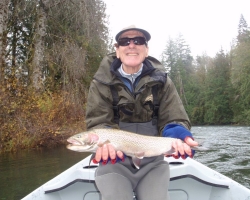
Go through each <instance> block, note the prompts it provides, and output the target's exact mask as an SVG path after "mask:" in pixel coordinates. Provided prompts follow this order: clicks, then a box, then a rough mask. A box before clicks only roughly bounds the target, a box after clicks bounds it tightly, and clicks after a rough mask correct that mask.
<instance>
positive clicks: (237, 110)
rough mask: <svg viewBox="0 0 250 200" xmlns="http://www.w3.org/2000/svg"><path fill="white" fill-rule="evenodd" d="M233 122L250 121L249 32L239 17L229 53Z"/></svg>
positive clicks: (242, 19)
mask: <svg viewBox="0 0 250 200" xmlns="http://www.w3.org/2000/svg"><path fill="white" fill-rule="evenodd" d="M231 54H232V71H231V82H232V85H233V88H234V90H233V94H234V97H233V99H232V100H233V106H232V107H233V111H234V122H235V123H240V124H249V121H250V31H249V28H248V27H247V22H246V21H245V19H244V17H243V16H241V19H240V23H239V32H238V36H237V45H235V46H234V47H233V49H232V51H231Z"/></svg>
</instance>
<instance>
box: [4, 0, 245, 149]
mask: <svg viewBox="0 0 250 200" xmlns="http://www.w3.org/2000/svg"><path fill="white" fill-rule="evenodd" d="M235 28H236V29H237V28H238V36H237V38H232V40H233V41H234V42H233V44H232V46H231V50H230V51H229V52H224V50H223V49H220V50H219V51H218V53H217V54H216V56H215V57H214V58H212V57H209V56H207V55H206V54H204V55H199V56H197V57H196V58H193V57H192V56H191V51H190V47H189V45H188V44H186V42H185V40H184V39H183V38H184V36H182V35H178V36H177V37H176V38H175V39H171V38H170V39H169V40H168V42H167V44H166V48H165V50H164V51H163V52H162V55H161V59H160V61H161V62H162V63H163V65H164V67H165V69H166V72H167V73H168V75H169V76H170V77H171V79H172V80H173V81H174V83H175V85H176V88H177V90H178V92H179V94H180V96H181V99H182V101H183V104H184V106H185V108H186V110H187V112H188V115H189V117H190V120H191V122H192V125H229V124H230V125H250V29H249V27H248V25H247V22H246V20H245V19H244V16H243V15H241V16H239V25H238V27H235ZM113 43H114V42H113V40H112V37H111V36H110V30H109V21H108V16H107V15H106V5H105V3H104V2H103V1H102V0H70V1H68V0H54V1H50V0H2V1H0V124H1V126H0V141H1V142H0V152H4V151H17V150H19V149H24V148H30V149H31V148H39V147H54V146H56V145H59V144H62V143H64V142H65V139H66V138H67V137H68V136H69V135H72V134H74V133H77V132H79V131H82V130H84V129H85V123H84V116H85V105H86V96H87V93H88V87H89V84H90V81H91V80H92V77H93V75H94V73H95V71H96V70H97V68H98V66H99V63H100V61H101V60H102V58H103V57H104V56H105V55H106V54H107V53H110V52H111V51H112V50H114V49H113V46H112V45H113ZM149 46H150V43H149Z"/></svg>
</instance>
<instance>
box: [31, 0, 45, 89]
mask: <svg viewBox="0 0 250 200" xmlns="http://www.w3.org/2000/svg"><path fill="white" fill-rule="evenodd" d="M48 3H49V0H40V1H39V6H38V8H37V16H38V19H37V22H36V31H35V38H34V57H33V61H32V67H33V70H32V73H31V83H32V87H33V88H34V89H35V90H36V91H41V90H43V89H44V84H43V82H44V81H43V69H44V66H45V59H44V51H45V43H44V37H45V35H46V24H47V15H46V8H47V6H48Z"/></svg>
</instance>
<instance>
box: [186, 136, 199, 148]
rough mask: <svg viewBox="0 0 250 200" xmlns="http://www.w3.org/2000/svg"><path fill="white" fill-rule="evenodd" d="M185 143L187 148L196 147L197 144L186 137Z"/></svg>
mask: <svg viewBox="0 0 250 200" xmlns="http://www.w3.org/2000/svg"><path fill="white" fill-rule="evenodd" d="M184 142H185V143H187V144H188V145H189V146H191V147H193V146H198V145H199V144H198V142H196V141H194V140H193V139H192V138H191V137H186V138H185V140H184Z"/></svg>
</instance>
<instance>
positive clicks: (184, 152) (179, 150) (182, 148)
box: [172, 138, 198, 159]
mask: <svg viewBox="0 0 250 200" xmlns="http://www.w3.org/2000/svg"><path fill="white" fill-rule="evenodd" d="M185 141H186V140H185ZM189 145H190V146H197V145H198V143H197V142H195V141H193V139H192V138H188V139H187V143H183V142H182V141H181V140H175V141H174V142H173V144H172V147H173V148H174V150H175V153H174V154H173V157H174V158H179V157H180V156H181V157H182V159H185V158H186V157H187V156H189V157H191V158H192V157H193V152H192V149H191V148H190V146H189Z"/></svg>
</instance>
